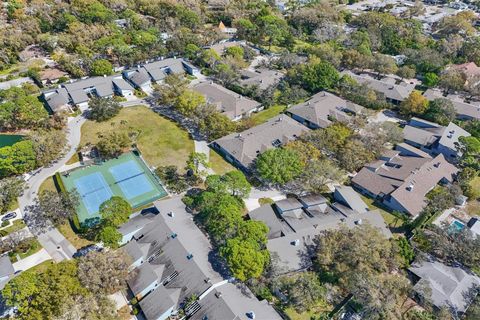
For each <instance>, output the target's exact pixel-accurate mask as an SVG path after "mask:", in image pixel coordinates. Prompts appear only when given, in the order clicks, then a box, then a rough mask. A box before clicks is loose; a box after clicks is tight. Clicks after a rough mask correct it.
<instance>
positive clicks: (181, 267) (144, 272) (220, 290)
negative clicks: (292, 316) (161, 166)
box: [119, 199, 281, 320]
mask: <svg viewBox="0 0 480 320" xmlns="http://www.w3.org/2000/svg"><path fill="white" fill-rule="evenodd" d="M176 201H177V200H176V199H171V200H168V201H159V202H156V203H155V207H156V210H155V212H157V213H156V214H151V213H148V214H145V215H137V216H136V217H133V218H131V219H130V220H129V221H128V222H127V223H125V224H124V225H122V226H121V227H120V228H119V231H120V232H121V233H122V235H123V236H124V237H130V236H131V238H128V241H129V242H128V243H127V244H126V245H125V246H123V247H122V249H123V250H125V252H126V253H127V254H128V255H129V256H130V257H131V258H132V261H133V263H132V267H131V268H130V272H131V273H130V274H131V277H130V278H129V279H128V281H127V284H128V287H129V289H130V291H131V292H132V294H133V295H134V296H135V297H136V298H137V299H138V300H139V304H138V305H139V307H140V309H141V312H142V316H143V318H144V319H146V320H164V319H167V318H168V317H170V316H172V315H175V314H176V313H177V312H178V311H179V310H180V309H182V308H183V309H184V311H185V315H186V316H187V317H188V318H189V319H222V320H248V319H249V316H248V313H249V312H254V313H255V314H257V315H258V317H259V318H260V319H272V320H280V319H281V318H280V316H279V315H278V314H277V313H276V311H275V310H274V309H273V308H272V307H271V306H270V305H268V304H267V303H266V301H259V300H258V299H257V298H255V296H253V294H251V293H250V295H245V294H243V293H242V292H240V290H239V289H238V288H237V287H236V286H235V285H234V284H233V283H232V281H233V280H234V279H229V280H224V279H223V278H222V277H221V275H220V274H218V273H216V272H215V271H213V268H212V267H206V266H205V265H204V261H208V257H207V256H205V257H200V256H199V253H200V251H196V250H195V249H193V251H189V250H188V249H187V248H190V250H192V249H191V248H192V246H191V245H190V243H191V242H192V241H193V242H201V243H202V246H201V247H202V250H204V249H205V248H208V247H209V246H210V244H209V242H208V239H207V238H206V237H204V236H203V234H202V233H201V232H200V231H199V230H198V229H197V231H198V232H195V233H192V232H183V231H184V230H183V229H182V228H180V227H179V229H178V230H173V229H172V228H171V226H172V225H171V224H168V223H167V221H166V219H174V217H173V216H169V215H168V212H170V211H169V210H171V209H172V207H170V205H174V204H175V203H176ZM178 201H179V200H178ZM180 203H181V202H180ZM174 207H175V210H177V211H176V212H178V210H185V207H184V205H183V204H181V207H177V206H176V205H174ZM182 208H183V209H182ZM184 215H185V216H186V215H187V213H186V212H184ZM134 219H135V220H134ZM132 220H134V221H132ZM195 228H196V227H195ZM132 233H133V235H132ZM199 235H200V237H203V238H199ZM247 291H248V289H247ZM186 301H190V304H189V306H188V307H186V308H185V307H184V304H185V302H186Z"/></svg>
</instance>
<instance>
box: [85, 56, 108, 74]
mask: <svg viewBox="0 0 480 320" xmlns="http://www.w3.org/2000/svg"><path fill="white" fill-rule="evenodd" d="M90 73H91V75H92V76H104V75H106V76H109V75H111V74H112V73H113V66H112V64H111V63H110V61H108V60H105V59H98V60H95V61H93V63H92V68H91V72H90Z"/></svg>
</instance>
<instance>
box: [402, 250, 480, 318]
mask: <svg viewBox="0 0 480 320" xmlns="http://www.w3.org/2000/svg"><path fill="white" fill-rule="evenodd" d="M429 260H430V261H415V262H414V263H413V264H412V266H411V267H410V268H409V270H410V271H411V272H412V273H414V274H415V275H417V276H418V277H420V281H419V282H417V283H416V284H415V286H414V287H413V289H414V290H416V291H417V292H419V293H420V294H425V291H424V287H425V286H428V287H429V288H430V289H431V297H430V298H431V300H432V302H433V304H434V305H435V306H437V307H443V306H445V307H447V308H451V309H453V310H455V311H458V312H464V311H465V310H466V309H467V308H468V306H469V305H470V303H471V301H472V299H473V298H474V296H475V295H476V294H471V293H472V291H474V290H475V289H476V288H478V287H479V286H480V278H479V277H477V276H475V275H473V274H472V273H470V272H467V271H466V270H463V269H462V268H460V267H451V266H447V265H445V264H443V263H441V262H439V261H436V260H434V259H433V258H431V257H430V259H429Z"/></svg>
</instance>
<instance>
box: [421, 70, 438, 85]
mask: <svg viewBox="0 0 480 320" xmlns="http://www.w3.org/2000/svg"><path fill="white" fill-rule="evenodd" d="M439 81H440V78H439V77H438V76H437V75H436V74H435V73H433V72H427V73H426V74H425V79H424V80H423V83H424V84H425V85H426V86H427V87H435V86H436V85H437V84H438V82H439Z"/></svg>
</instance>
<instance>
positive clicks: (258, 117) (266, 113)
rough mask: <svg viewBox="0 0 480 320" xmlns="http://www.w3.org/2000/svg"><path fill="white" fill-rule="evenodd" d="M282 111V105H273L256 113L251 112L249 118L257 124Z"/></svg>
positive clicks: (283, 107)
mask: <svg viewBox="0 0 480 320" xmlns="http://www.w3.org/2000/svg"><path fill="white" fill-rule="evenodd" d="M283 111H285V106H284V105H274V106H271V107H269V108H268V109H265V110H262V111H260V112H257V113H253V114H252V116H251V117H250V118H251V119H252V121H253V123H254V124H255V125H259V124H262V123H264V122H266V121H267V120H269V119H271V118H273V117H275V116H276V115H279V114H280V113H282V112H283Z"/></svg>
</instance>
